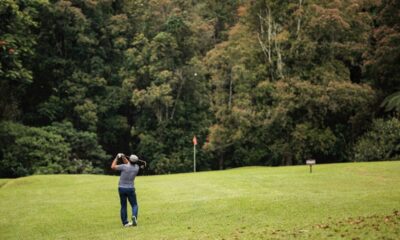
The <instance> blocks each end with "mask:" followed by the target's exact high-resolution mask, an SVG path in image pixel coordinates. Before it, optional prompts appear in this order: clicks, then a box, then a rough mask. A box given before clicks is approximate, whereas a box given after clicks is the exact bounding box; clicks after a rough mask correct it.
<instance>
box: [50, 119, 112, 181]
mask: <svg viewBox="0 0 400 240" xmlns="http://www.w3.org/2000/svg"><path fill="white" fill-rule="evenodd" d="M43 129H45V130H47V131H49V132H52V133H54V134H58V135H60V136H62V137H63V139H64V141H65V142H66V143H68V144H69V146H70V148H71V151H70V156H69V160H70V161H71V167H70V169H68V172H72V173H100V172H102V169H103V168H104V167H105V166H106V165H108V164H106V161H107V160H108V159H109V158H110V156H109V155H107V154H106V152H105V151H104V150H103V149H102V147H101V146H100V145H99V144H98V139H97V135H96V134H95V133H92V132H87V131H79V130H76V129H74V128H73V125H72V123H70V122H62V123H57V122H55V123H53V124H52V125H51V126H47V127H44V128H43Z"/></svg>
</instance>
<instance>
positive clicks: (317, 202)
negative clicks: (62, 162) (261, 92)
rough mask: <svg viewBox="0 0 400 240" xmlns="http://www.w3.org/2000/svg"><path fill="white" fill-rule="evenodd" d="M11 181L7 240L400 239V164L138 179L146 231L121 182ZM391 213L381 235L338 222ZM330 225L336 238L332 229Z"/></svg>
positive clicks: (74, 178)
mask: <svg viewBox="0 0 400 240" xmlns="http://www.w3.org/2000/svg"><path fill="white" fill-rule="evenodd" d="M7 181H8V182H7V184H5V185H4V186H3V187H2V188H0V215H1V216H2V218H0V236H1V239H126V238H134V239H234V238H239V239H270V238H281V239H285V238H289V237H295V238H308V239H309V238H311V239H313V238H314V239H319V238H321V237H329V236H334V237H340V236H341V235H343V234H344V237H345V238H346V237H350V235H351V234H353V235H354V236H351V237H357V235H360V236H361V235H362V236H364V234H367V235H370V236H372V238H375V237H382V236H384V237H387V238H390V237H391V238H393V237H395V238H396V237H397V234H399V233H398V231H399V230H398V225H399V224H398V223H399V222H398V220H397V218H396V215H393V212H394V211H395V210H396V209H400V162H399V161H393V162H372V163H345V164H326V165H317V166H315V167H314V168H313V173H312V174H310V173H309V172H308V168H307V167H306V166H293V167H274V168H271V167H246V168H239V169H231V170H225V171H212V172H199V173H195V174H193V173H187V174H174V175H162V176H140V177H138V178H137V179H136V188H137V194H138V201H139V226H138V227H137V228H129V229H124V228H122V227H121V224H120V220H119V198H118V193H117V183H118V177H116V176H99V175H43V176H31V177H26V178H19V179H14V180H7ZM1 182H2V181H0V184H1ZM387 215H390V216H393V217H391V218H390V219H391V221H390V223H392V222H394V223H397V224H395V225H394V226H393V227H391V225H387V226H386V225H385V226H384V227H382V226H381V228H382V229H385V232H381V231H376V230H375V228H374V226H372V225H373V223H371V224H370V225H371V226H370V225H368V226H366V227H365V229H364V230H362V229H361V230H354V229H352V228H349V227H348V226H347V225H345V226H341V225H340V224H339V223H340V222H346V221H347V220H348V219H349V218H357V217H365V218H366V217H370V216H375V218H371V219H373V220H370V221H372V222H374V221H375V220H374V219H376V221H382V219H383V218H384V217H385V216H387ZM381 217H382V218H381ZM350 222H351V221H350ZM388 224H389V221H388ZM328 225H329V226H336V228H338V229H335V230H338V231H334V230H332V229H330V228H325V226H328ZM350 225H351V224H350ZM319 226H322V227H319ZM357 227H358V225H357ZM346 230H347V231H346ZM352 232H354V233H352ZM324 234H325V235H324ZM346 234H347V235H346ZM364 237H365V236H364Z"/></svg>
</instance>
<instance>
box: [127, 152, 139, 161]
mask: <svg viewBox="0 0 400 240" xmlns="http://www.w3.org/2000/svg"><path fill="white" fill-rule="evenodd" d="M129 161H131V162H137V161H139V158H138V156H136V155H134V154H132V155H130V156H129Z"/></svg>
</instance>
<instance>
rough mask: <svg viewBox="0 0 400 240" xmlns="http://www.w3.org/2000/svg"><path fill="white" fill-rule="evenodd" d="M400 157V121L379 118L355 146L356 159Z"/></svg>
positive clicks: (377, 159) (374, 159)
mask: <svg viewBox="0 0 400 240" xmlns="http://www.w3.org/2000/svg"><path fill="white" fill-rule="evenodd" d="M399 157H400V121H399V120H398V119H396V118H392V119H389V120H383V119H377V120H375V121H374V122H373V124H372V128H371V130H370V131H368V132H367V133H365V134H364V135H363V136H362V137H361V138H360V139H359V140H358V141H357V143H356V145H355V148H354V159H355V161H379V160H391V159H398V158H399Z"/></svg>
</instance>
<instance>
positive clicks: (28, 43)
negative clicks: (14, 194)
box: [0, 0, 400, 177]
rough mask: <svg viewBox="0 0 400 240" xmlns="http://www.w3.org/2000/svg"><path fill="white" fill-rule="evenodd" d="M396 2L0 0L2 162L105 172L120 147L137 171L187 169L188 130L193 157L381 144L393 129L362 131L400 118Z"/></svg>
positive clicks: (219, 158) (289, 155) (263, 161)
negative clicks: (141, 165) (134, 158)
mask: <svg viewBox="0 0 400 240" xmlns="http://www.w3.org/2000/svg"><path fill="white" fill-rule="evenodd" d="M399 11H400V5H399V2H398V1H396V0H381V1H373V0H337V1H331V0H298V1H286V0H285V1H272V0H247V1H239V0H229V1H211V0H202V1H183V0H162V1H153V0H151V1H144V0H121V1H114V0H33V1H28V0H3V1H1V2H0V18H1V24H0V93H1V94H0V143H1V146H0V174H1V175H0V177H17V176H24V175H28V174H36V173H109V166H108V165H109V162H110V160H111V158H112V156H115V154H116V153H118V152H124V153H126V154H129V153H136V154H137V155H139V156H140V157H141V158H143V159H144V160H147V161H148V162H149V167H148V169H147V170H146V173H148V174H160V173H172V172H186V171H191V169H192V154H193V152H192V151H193V146H192V143H191V139H192V138H193V136H194V135H196V136H197V138H198V140H199V145H198V168H199V169H200V170H210V169H224V168H230V167H237V166H246V165H273V166H276V165H292V164H303V163H304V161H305V160H306V159H308V158H315V159H317V161H318V162H322V163H324V162H344V161H353V160H357V161H364V160H365V161H369V160H383V159H389V158H390V159H393V158H395V157H396V156H398V149H399V148H400V142H398V140H399V139H398V138H397V137H396V136H393V137H388V138H387V139H388V140H387V142H390V144H387V145H386V146H385V147H382V148H379V146H378V147H377V146H374V145H375V144H376V143H375V140H374V139H376V138H377V136H378V135H379V134H380V133H382V134H389V133H390V132H392V133H397V132H398V131H399V124H398V122H396V121H397V119H398V116H399V115H398V112H399V111H400V100H399V99H400V94H399V91H400V82H399V79H400V75H399V74H400V47H399V46H400V25H399V24H400V19H399V16H400V14H399ZM386 119H388V120H386ZM382 144H383V143H382ZM370 146H371V148H369V147H370ZM372 146H373V147H375V148H372ZM363 149H370V151H368V154H367V153H363Z"/></svg>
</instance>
